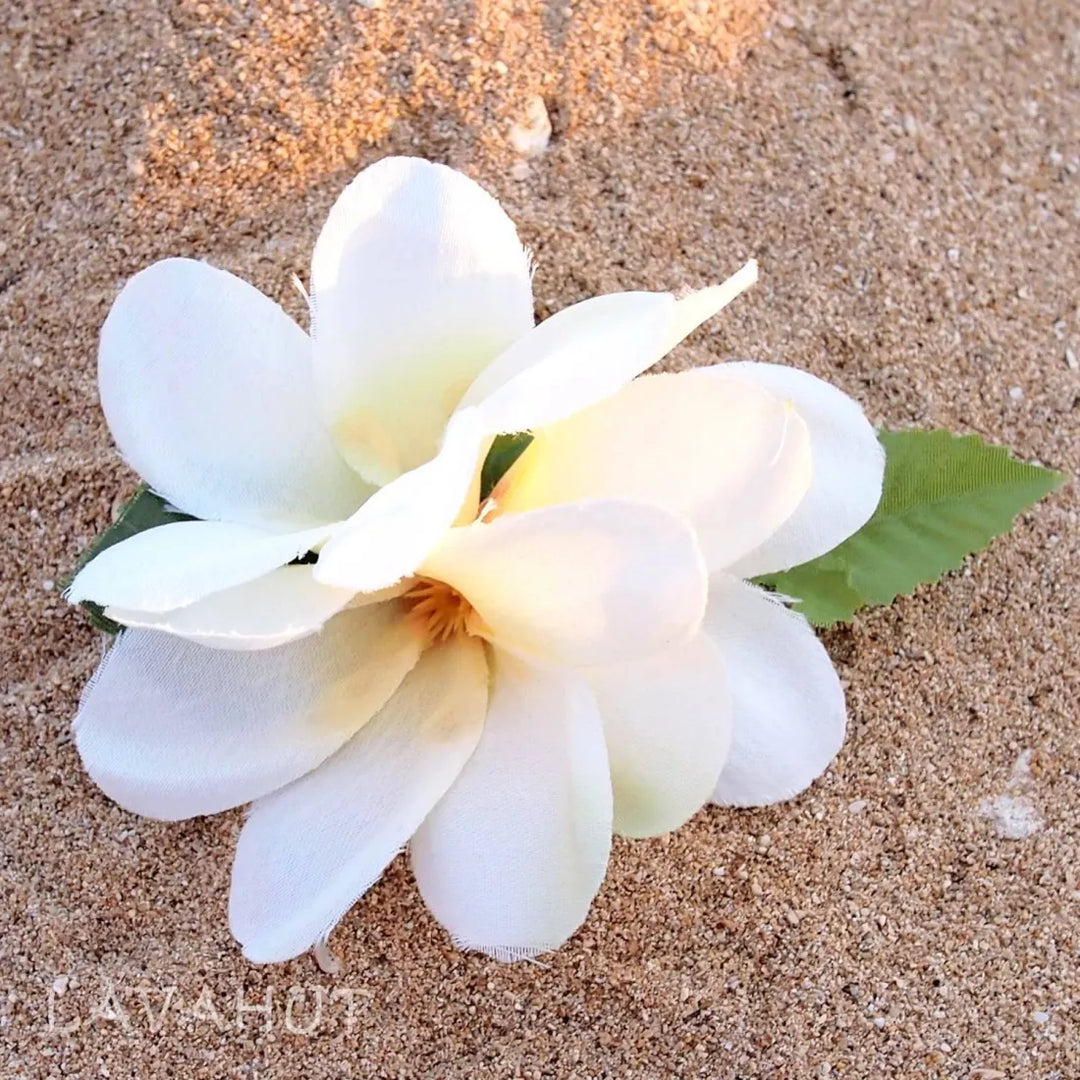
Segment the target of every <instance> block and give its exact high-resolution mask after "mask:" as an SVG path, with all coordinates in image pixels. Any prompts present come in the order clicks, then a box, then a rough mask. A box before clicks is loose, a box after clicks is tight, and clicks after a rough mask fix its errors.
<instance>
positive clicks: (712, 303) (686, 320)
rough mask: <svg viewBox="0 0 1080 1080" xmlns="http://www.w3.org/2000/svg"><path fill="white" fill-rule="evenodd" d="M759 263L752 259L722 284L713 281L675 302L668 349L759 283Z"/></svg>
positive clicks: (667, 350)
mask: <svg viewBox="0 0 1080 1080" xmlns="http://www.w3.org/2000/svg"><path fill="white" fill-rule="evenodd" d="M757 279H758V265H757V260H756V259H751V260H750V261H749V262H748V263H746V264H744V265H743V266H741V267H740V268H739V269H738V270H736V271H735V273H734V274H732V275H731V277H729V278H728V279H727V281H723V282H721V283H720V284H719V285H710V286H709V287H708V288H705V289H698V290H697V291H696V292H692V293H690V294H689V295H687V296H683V297H681V298H680V299H679V301H678V303H677V304H676V305H675V311H674V312H673V318H672V320H671V324H670V329H669V333H668V338H667V341H666V342H665V348H664V353H665V354H667V353H668V352H670V351H671V350H672V349H674V348H675V346H676V345H678V344H679V342H680V341H682V340H683V338H685V337H686V336H687V335H688V334H691V333H693V332H694V331H695V330H696V329H697V328H698V327H699V326H700V325H701V324H702V323H704V322H706V321H708V320H709V319H711V318H712V317H713V316H714V315H716V314H718V313H719V312H721V311H723V309H724V308H726V307H727V306H728V304H730V303H731V302H732V300H735V299H736V298H737V297H739V296H741V295H742V294H743V293H744V292H746V290H747V289H749V288H750V287H751V286H752V285H755V284H757Z"/></svg>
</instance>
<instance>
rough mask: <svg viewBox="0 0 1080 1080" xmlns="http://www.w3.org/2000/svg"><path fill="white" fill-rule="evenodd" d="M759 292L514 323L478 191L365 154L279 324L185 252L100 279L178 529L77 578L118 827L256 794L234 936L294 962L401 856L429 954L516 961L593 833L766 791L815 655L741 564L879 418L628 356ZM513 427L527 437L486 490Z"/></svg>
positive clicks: (792, 517)
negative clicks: (433, 938) (307, 283)
mask: <svg viewBox="0 0 1080 1080" xmlns="http://www.w3.org/2000/svg"><path fill="white" fill-rule="evenodd" d="M755 274H756V270H755V268H754V266H753V264H749V265H748V266H747V267H745V268H744V269H743V270H742V271H740V272H739V273H738V274H736V275H735V276H734V277H733V278H732V279H730V280H729V281H728V282H726V283H724V284H723V285H720V286H715V287H713V288H709V289H704V290H702V291H700V292H697V293H693V294H691V295H689V296H687V297H685V298H682V299H676V298H675V297H674V296H672V295H670V294H656V293H621V294H615V295H611V296H603V297H598V298H595V299H591V300H587V301H584V302H582V303H580V304H576V305H574V306H572V307H570V308H567V309H565V310H564V311H562V312H560V313H558V314H557V315H555V316H553V317H552V318H550V319H548V320H546V321H544V322H542V323H541V324H539V325H538V326H535V327H534V326H533V318H532V299H531V287H530V264H529V259H528V256H527V254H526V252H525V251H524V250H523V248H522V247H521V244H520V242H519V241H518V238H517V234H516V232H515V230H514V227H513V225H512V223H511V222H510V220H509V219H508V218H507V217H506V215H505V214H504V213H503V211H502V210H501V209H500V208H499V206H498V204H497V203H496V202H495V201H494V200H493V199H492V198H491V197H490V196H488V195H487V194H486V193H485V192H484V191H483V190H482V189H481V188H479V187H478V186H477V185H475V184H474V183H472V182H471V181H470V180H468V179H466V178H465V177H464V176H462V175H460V174H458V173H456V172H454V171H452V170H450V169H447V168H444V167H442V166H438V165H432V164H429V163H426V162H423V161H420V160H418V159H400V158H390V159H386V160H384V161H382V162H380V163H379V164H377V165H375V166H372V167H371V168H369V169H367V170H365V171H364V172H363V173H361V174H360V176H359V177H358V178H357V179H356V180H355V181H354V182H353V183H352V184H351V185H350V186H349V187H348V188H347V189H346V190H345V192H344V193H343V194H342V196H341V198H340V199H339V200H338V202H337V204H336V205H335V206H334V208H333V209H332V211H331V213H330V216H329V219H328V221H327V223H326V225H325V227H324V229H323V231H322V234H321V235H320V237H319V240H318V243H317V244H316V248H315V253H314V258H313V265H312V274H311V286H312V289H311V311H312V335H311V337H310V338H309V337H308V336H307V335H306V334H304V332H303V331H302V330H301V329H300V328H299V327H297V326H296V325H295V324H294V323H293V322H292V321H290V320H289V319H288V318H287V317H286V316H285V314H284V313H283V312H282V311H281V309H280V308H278V307H277V306H276V305H275V304H273V303H272V302H271V301H269V300H267V299H266V298H265V297H263V296H262V295H261V294H260V293H258V292H256V291H255V290H254V289H252V288H251V287H250V286H248V285H246V284H244V283H243V282H241V281H239V280H238V279H236V278H234V277H232V276H230V275H228V274H225V273H222V272H221V271H218V270H214V269H212V268H210V267H209V266H206V265H204V264H202V263H198V262H192V261H189V260H167V261H165V262H162V263H158V264H156V265H154V266H151V267H150V268H149V269H147V270H145V271H143V272H142V273H141V274H139V275H137V276H136V277H135V278H133V279H132V281H131V282H129V284H128V285H127V286H126V287H125V289H124V290H123V291H122V292H121V294H120V296H119V298H118V299H117V301H116V303H115V305H114V306H113V309H112V311H111V312H110V314H109V317H108V319H107V321H106V323H105V327H104V329H103V332H102V341H101V352H100V367H99V377H100V388H101V399H102V404H103V408H104V410H105V414H106V418H107V420H108V422H109V426H110V428H111V430H112V432H113V435H114V437H115V439H116V442H117V444H118V446H119V448H120V450H121V452H122V454H123V455H124V456H125V458H126V459H127V460H128V461H129V463H130V464H131V465H132V466H133V467H134V468H135V470H136V471H137V472H138V473H139V474H140V475H141V476H142V477H143V479H144V480H145V481H146V482H147V484H149V486H150V487H151V488H152V489H153V490H154V491H156V492H158V493H159V494H160V495H161V496H163V497H164V498H166V499H167V500H168V501H169V502H170V503H172V504H174V505H175V506H176V507H177V508H179V509H180V510H182V511H184V512H186V513H188V514H190V515H192V516H193V517H195V518H198V519H199V520H194V521H184V522H178V523H174V524H169V525H162V526H159V527H157V528H154V529H150V530H147V531H145V532H143V533H140V534H138V535H136V536H134V537H131V538H130V539H128V540H125V541H122V542H121V543H118V544H116V545H114V546H113V547H111V548H108V549H107V550H105V551H104V552H102V553H101V554H100V555H98V556H97V557H96V558H94V559H93V560H92V561H91V562H90V563H89V564H88V565H87V566H86V567H85V568H84V569H83V570H82V571H81V572H80V573H79V574H78V575H77V576H76V578H75V580H74V581H73V583H72V585H71V587H70V590H69V598H70V599H71V600H72V601H76V602H77V601H83V600H92V601H95V602H96V603H99V604H102V605H103V606H104V607H105V610H106V613H107V614H108V615H110V616H111V617H113V618H114V619H116V620H117V621H119V622H121V623H123V624H124V625H125V626H126V627H127V629H125V630H124V631H123V632H122V633H121V634H120V635H119V637H118V638H117V640H116V642H115V644H114V645H113V646H112V648H111V649H110V650H109V652H108V653H107V654H106V656H105V659H104V660H103V662H102V664H101V666H100V668H99V669H98V671H97V673H96V674H95V676H94V677H93V679H92V680H91V682H90V684H89V685H88V687H87V689H86V691H85V693H84V696H83V701H82V704H81V707H80V711H79V715H78V717H77V718H76V721H75V736H76V742H77V745H78V749H79V752H80V754H81V756H82V759H83V761H84V763H85V765H86V768H87V770H88V771H89V773H90V775H91V776H92V777H93V778H94V780H95V781H96V782H97V783H98V784H99V785H100V786H101V787H102V789H103V790H104V791H105V792H106V793H107V794H108V795H109V796H111V797H112V798H113V799H115V800H116V801H117V802H118V803H120V804H121V805H122V806H124V807H126V808H128V809H130V810H133V811H135V812H137V813H141V814H145V815H147V816H151V817H156V818H161V819H165V820H179V819H183V818H188V817H192V816H197V815H201V814H211V813H216V812H218V811H222V810H226V809H229V808H231V807H235V806H240V805H243V804H246V803H252V806H251V809H250V811H249V813H248V815H247V818H246V820H245V822H244V825H243V828H242V831H241V833H240V839H239V842H238V847H237V852H236V858H235V862H234V866H233V880H232V891H231V897H230V902H229V917H230V925H231V928H232V931H233V933H234V935H235V936H236V937H237V939H238V940H239V941H240V942H241V944H242V946H243V948H244V952H245V954H246V955H247V956H248V957H249V958H251V959H252V960H255V961H276V960H284V959H287V958H289V957H293V956H296V955H298V954H300V953H302V952H304V951H306V950H307V949H309V948H312V947H316V949H317V954H318V950H319V949H320V948H321V947H322V943H324V942H325V940H326V938H327V936H328V934H329V933H330V931H331V930H332V929H333V927H334V926H335V925H336V924H337V923H338V921H339V920H340V919H341V918H342V916H343V915H344V914H345V913H346V912H347V911H348V909H349V908H350V907H351V906H352V905H353V904H354V903H355V902H356V900H357V899H358V898H359V897H360V896H361V895H362V894H363V893H364V892H365V891H366V890H367V889H368V888H369V887H370V886H371V885H372V884H373V883H374V882H375V881H376V880H377V879H378V878H379V876H380V875H381V874H382V872H383V870H384V869H385V867H386V866H387V865H388V863H389V862H390V861H391V860H392V859H393V858H394V856H395V855H396V854H397V852H398V851H400V850H401V849H402V848H403V847H404V846H406V845H408V847H409V850H410V856H411V861H412V866H413V870H414V873H415V876H416V880H417V883H418V885H419V888H420V890H421V893H422V894H423V896H424V898H425V900H426V902H427V903H428V905H429V907H430V908H431V910H432V911H433V913H434V914H435V916H436V918H437V919H438V920H439V921H440V922H441V923H442V924H443V925H444V926H446V927H447V928H448V930H449V931H450V933H451V934H452V935H453V937H454V939H455V941H456V942H458V943H459V944H460V945H462V946H464V947H468V948H475V949H480V950H482V951H484V952H486V953H488V954H490V955H492V956H495V957H498V958H500V959H514V958H519V957H528V956H533V955H535V954H537V953H540V952H544V951H547V950H550V949H553V948H555V947H557V946H558V945H560V944H561V943H562V942H564V941H565V940H566V939H567V938H568V937H569V936H570V935H571V934H572V933H573V932H574V931H575V929H576V928H577V927H578V926H579V925H580V924H581V922H582V921H583V920H584V918H585V916H586V913H587V911H588V908H589V905H590V903H591V901H592V898H593V896H594V895H595V893H596V891H597V889H598V888H599V886H600V883H601V881H602V879H603V876H604V873H605V869H606V865H607V860H608V854H609V850H610V845H611V836H612V832H613V831H614V832H617V833H620V834H622V835H627V836H649V835H655V834H658V833H663V832H667V831H669V830H671V829H674V828H677V827H678V826H679V825H681V824H682V823H683V822H685V821H686V820H687V819H689V818H690V817H691V815H693V814H694V813H695V812H696V811H697V810H698V809H700V808H701V807H702V806H703V805H704V804H705V803H706V802H708V801H710V800H712V801H715V802H719V803H723V804H728V805H758V804H762V803H769V802H774V801H777V800H781V799H786V798H789V797H791V796H792V795H794V794H796V793H797V792H799V791H801V790H802V789H803V788H805V787H806V786H807V785H808V784H809V783H810V782H811V781H812V780H813V779H814V778H815V777H817V776H818V775H819V774H820V773H821V772H822V771H823V770H824V768H825V767H826V766H827V764H828V763H829V761H830V760H831V759H832V758H833V756H834V755H835V754H836V752H837V750H838V749H839V747H840V745H841V742H842V739H843V734H844V726H845V709H844V701H843V694H842V692H841V689H840V685H839V681H838V680H837V677H836V675H835V673H834V671H833V669H832V666H831V664H830V662H829V659H828V656H827V655H826V653H825V651H824V649H823V648H822V646H821V645H820V644H819V643H818V641H817V639H816V637H815V636H814V634H813V632H812V631H811V629H810V627H809V626H808V624H807V623H806V622H805V620H804V619H802V618H801V617H800V616H799V615H797V614H794V613H792V612H791V611H789V610H788V609H787V608H786V607H785V606H783V604H781V603H780V602H778V601H777V600H776V599H775V598H773V597H770V596H769V595H767V594H765V593H763V592H762V591H760V590H758V589H756V588H754V587H753V586H751V585H749V584H746V583H745V581H744V580H742V579H745V578H747V577H751V576H754V575H756V574H759V573H763V572H766V571H772V570H778V569H783V568H787V567H789V566H792V565H795V564H798V563H801V562H804V561H806V560H808V559H810V558H813V557H815V556H817V555H819V554H822V553H823V552H825V551H827V550H829V549H831V548H832V547H834V546H835V545H836V544H838V543H839V542H841V541H842V540H844V539H845V538H846V537H847V536H849V535H850V534H851V533H852V532H854V531H855V530H856V529H857V528H859V526H861V525H862V524H863V523H864V522H865V520H866V519H867V518H868V517H869V516H870V514H871V513H872V511H873V509H874V507H875V505H876V503H877V500H878V497H879V494H880V488H881V478H882V469H883V459H882V454H881V451H880V448H879V445H878V442H877V440H876V438H875V436H874V432H873V430H872V429H871V427H870V425H869V424H868V423H867V421H866V419H865V417H864V416H863V414H862V411H861V410H860V409H859V407H858V406H857V405H856V404H855V403H854V402H853V401H851V399H849V398H847V397H846V396H845V395H843V394H842V393H840V392H839V391H838V390H836V389H834V388H832V387H830V386H829V385H827V384H826V383H823V382H821V381H820V380H818V379H816V378H814V377H812V376H810V375H808V374H805V373H803V372H799V371H795V370H792V369H788V368H782V367H777V366H773V365H767V364H754V363H727V364H722V365H719V366H716V367H712V368H706V369H699V370H695V371H689V372H685V373H682V374H679V375H653V376H643V377H641V378H638V377H637V376H639V375H641V373H642V372H644V371H645V370H646V369H647V368H648V367H650V366H651V365H652V364H654V363H655V362H656V361H657V360H659V359H660V358H662V357H663V356H664V355H665V354H666V353H667V352H668V351H669V350H670V349H671V348H673V347H674V346H675V345H676V344H677V343H678V342H679V341H680V340H681V339H682V338H683V337H684V336H685V335H686V334H687V333H689V332H690V331H691V330H693V329H694V328H695V327H696V326H697V325H699V324H700V323H701V322H703V321H704V320H705V319H708V318H709V317H711V316H712V315H714V314H715V313H716V312H717V311H718V310H720V309H721V308H722V307H723V306H724V305H725V304H727V303H728V302H730V301H731V300H732V299H733V298H734V297H735V296H737V295H738V293H739V292H741V291H742V290H743V289H744V288H745V287H746V286H747V285H749V284H750V283H752V281H753V280H754V277H755ZM516 432H530V433H531V434H532V441H531V443H529V445H528V446H527V448H526V449H525V450H524V452H523V453H522V454H521V456H520V457H519V458H518V459H517V460H516V462H515V463H514V464H513V465H512V466H511V467H510V468H509V470H508V471H507V472H506V473H505V475H504V476H503V477H502V478H501V479H500V480H499V481H498V483H497V484H496V485H495V487H494V489H493V490H492V491H491V492H490V493H489V494H486V496H485V497H484V498H483V499H481V492H480V476H481V465H482V463H483V461H484V459H485V456H486V454H487V452H488V449H489V447H490V446H491V444H492V440H493V438H494V437H495V436H497V435H499V434H504V433H516ZM313 556H315V557H313ZM301 557H302V558H301Z"/></svg>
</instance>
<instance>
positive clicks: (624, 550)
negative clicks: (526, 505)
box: [420, 499, 707, 666]
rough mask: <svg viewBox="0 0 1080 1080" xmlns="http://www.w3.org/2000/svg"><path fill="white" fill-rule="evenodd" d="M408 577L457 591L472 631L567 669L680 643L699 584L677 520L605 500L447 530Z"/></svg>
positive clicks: (687, 632)
mask: <svg viewBox="0 0 1080 1080" xmlns="http://www.w3.org/2000/svg"><path fill="white" fill-rule="evenodd" d="M420 574H421V575H422V576H424V577H428V578H433V579H435V580H438V581H444V582H446V583H447V584H448V585H451V586H452V587H453V588H455V589H456V590H457V591H458V592H459V593H461V595H462V596H464V597H465V599H466V600H468V601H469V603H470V604H471V605H472V606H473V608H474V609H475V612H476V615H477V616H479V624H478V625H477V627H476V630H477V632H480V633H482V634H483V635H484V636H485V637H489V638H490V639H491V640H492V641H495V642H496V643H497V644H498V645H500V646H502V647H503V648H505V649H509V650H511V651H513V652H518V653H522V654H525V655H529V656H534V657H540V658H544V659H546V660H549V661H553V662H556V663H565V664H572V665H576V666H582V665H587V664H605V663H617V662H619V661H622V660H630V659H635V658H637V657H640V656H647V655H649V654H650V653H652V652H655V651H656V650H657V649H662V648H664V647H665V646H667V645H670V644H674V643H678V642H682V641H686V640H688V639H689V638H690V637H691V636H692V635H693V634H694V632H695V631H696V630H697V628H698V626H699V625H700V622H701V616H702V612H703V611H704V603H705V594H706V588H707V582H706V576H705V569H704V565H703V563H702V561H701V553H700V551H699V550H698V547H697V543H696V541H695V539H694V534H693V532H692V531H691V529H690V528H689V526H688V525H687V524H686V522H685V521H683V519H681V518H678V517H676V516H675V515H673V514H669V513H667V512H666V511H665V510H662V509H660V508H659V507H656V506H651V505H649V504H646V503H635V502H628V501H622V500H617V499H594V500H591V501H589V502H579V503H570V504H566V505H562V506H551V507H545V508H544V509H542V510H534V511H531V512H529V513H526V514H509V515H507V516H505V517H499V518H496V519H495V520H494V521H491V522H490V523H483V522H477V523H476V524H473V525H467V526H464V527H462V528H456V529H452V530H450V532H449V533H447V534H446V536H445V537H444V538H443V539H442V541H440V543H439V545H438V547H436V548H435V549H434V550H433V551H432V552H431V554H430V555H429V556H428V558H427V559H426V560H425V561H424V563H423V565H422V566H421V568H420Z"/></svg>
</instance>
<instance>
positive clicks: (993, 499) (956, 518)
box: [756, 431, 1065, 626]
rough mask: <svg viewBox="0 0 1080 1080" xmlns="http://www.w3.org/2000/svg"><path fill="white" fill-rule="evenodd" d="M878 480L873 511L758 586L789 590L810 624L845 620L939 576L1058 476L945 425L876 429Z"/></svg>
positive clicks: (998, 530) (977, 547)
mask: <svg viewBox="0 0 1080 1080" xmlns="http://www.w3.org/2000/svg"><path fill="white" fill-rule="evenodd" d="M878 437H879V438H880V440H881V442H882V444H883V445H884V447H885V452H886V462H885V482H884V487H883V491H882V495H881V502H880V503H879V504H878V508H877V510H875V511H874V515H873V517H871V518H870V520H869V521H868V522H867V523H866V524H865V525H864V526H863V527H862V528H861V529H860V530H859V531H858V532H857V533H856V534H855V535H854V536H852V537H849V538H848V539H847V540H845V541H844V543H842V544H841V545H840V546H839V547H836V548H834V549H833V550H832V551H830V552H828V553H827V554H825V555H822V556H821V557H820V558H817V559H814V560H812V561H811V562H808V563H804V564H803V565H802V566H796V567H793V568H792V569H791V570H786V571H784V572H782V573H778V574H766V575H764V576H762V577H760V578H757V579H756V581H757V583H758V584H759V585H764V586H766V587H767V588H770V589H774V590H775V591H776V592H779V593H784V594H785V595H787V596H791V597H794V598H796V599H797V600H798V601H799V603H798V604H797V605H796V610H798V611H802V612H803V613H804V614H805V615H806V617H807V618H808V619H809V620H810V621H811V622H812V623H814V624H815V625H817V626H831V625H833V624H834V623H837V622H846V621H847V620H849V619H850V618H851V617H852V616H853V615H854V614H855V612H856V611H857V610H858V609H859V608H860V607H863V606H864V605H867V604H888V603H891V602H892V601H893V600H894V599H895V598H896V597H897V596H899V595H901V594H903V593H909V592H911V591H912V590H913V589H915V588H916V587H917V586H918V585H923V584H926V583H929V582H932V581H937V580H938V579H939V578H941V577H942V576H943V575H944V574H945V573H947V572H948V571H949V570H955V569H957V568H958V567H959V566H961V565H962V564H963V561H964V559H965V558H966V557H967V556H968V555H970V554H972V553H973V552H976V551H981V550H982V549H983V548H984V547H986V545H987V544H988V543H989V542H990V541H991V540H992V539H993V538H994V537H995V536H1000V535H1001V534H1002V533H1005V532H1008V530H1009V529H1010V528H1011V526H1012V523H1013V521H1014V519H1015V518H1016V516H1017V514H1019V513H1021V512H1022V511H1023V510H1026V509H1027V508H1028V507H1029V506H1031V505H1033V504H1034V503H1036V502H1038V500H1039V499H1041V498H1042V497H1043V496H1044V495H1047V494H1049V493H1050V492H1051V491H1053V490H1054V488H1056V487H1058V486H1059V485H1060V484H1061V483H1062V482H1063V481H1064V479H1065V477H1064V476H1063V475H1062V474H1061V473H1058V472H1054V471H1052V470H1050V469H1044V468H1042V467H1041V466H1038V465H1027V464H1025V463H1024V462H1022V461H1018V460H1017V459H1016V458H1014V457H1012V456H1011V455H1010V454H1009V451H1008V450H1007V449H1006V448H1005V447H1002V446H989V445H987V444H986V443H984V442H983V441H982V440H981V439H980V438H979V437H978V436H976V435H963V436H961V435H953V434H952V433H951V432H949V431H883V432H881V433H880V434H879V436H878Z"/></svg>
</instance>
